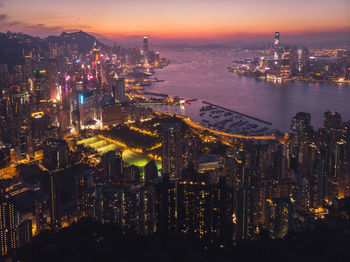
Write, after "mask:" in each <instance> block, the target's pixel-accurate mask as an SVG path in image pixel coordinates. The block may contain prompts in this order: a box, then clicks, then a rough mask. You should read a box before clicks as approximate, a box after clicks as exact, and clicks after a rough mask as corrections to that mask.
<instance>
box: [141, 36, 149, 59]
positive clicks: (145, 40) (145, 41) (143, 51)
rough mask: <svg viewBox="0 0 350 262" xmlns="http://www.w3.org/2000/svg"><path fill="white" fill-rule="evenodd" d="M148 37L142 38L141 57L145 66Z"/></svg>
mask: <svg viewBox="0 0 350 262" xmlns="http://www.w3.org/2000/svg"><path fill="white" fill-rule="evenodd" d="M148 53H149V51H148V37H147V36H145V37H144V38H143V48H142V55H143V62H144V64H145V65H147V64H148Z"/></svg>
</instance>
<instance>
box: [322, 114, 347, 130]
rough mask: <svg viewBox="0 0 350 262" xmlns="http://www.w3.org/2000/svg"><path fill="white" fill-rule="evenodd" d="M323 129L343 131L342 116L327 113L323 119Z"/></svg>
mask: <svg viewBox="0 0 350 262" xmlns="http://www.w3.org/2000/svg"><path fill="white" fill-rule="evenodd" d="M323 127H324V128H326V129H341V127H342V118H341V115H340V114H339V113H338V112H330V111H327V112H325V113H324V117H323Z"/></svg>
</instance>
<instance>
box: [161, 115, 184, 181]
mask: <svg viewBox="0 0 350 262" xmlns="http://www.w3.org/2000/svg"><path fill="white" fill-rule="evenodd" d="M162 145H163V147H162V149H163V152H162V168H163V170H162V173H163V174H169V176H170V178H175V177H177V178H179V177H180V176H181V171H182V139H181V126H180V123H178V122H168V123H165V124H164V125H163V136H162Z"/></svg>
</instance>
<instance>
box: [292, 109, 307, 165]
mask: <svg viewBox="0 0 350 262" xmlns="http://www.w3.org/2000/svg"><path fill="white" fill-rule="evenodd" d="M311 133H312V126H311V115H310V114H309V113H304V112H298V113H297V114H296V115H295V117H293V118H292V121H291V127H290V137H291V139H290V150H291V152H290V157H291V160H290V161H291V165H290V167H291V168H292V169H293V170H295V171H297V170H298V164H299V163H303V148H304V146H305V144H306V143H307V141H308V139H309V138H310V136H311Z"/></svg>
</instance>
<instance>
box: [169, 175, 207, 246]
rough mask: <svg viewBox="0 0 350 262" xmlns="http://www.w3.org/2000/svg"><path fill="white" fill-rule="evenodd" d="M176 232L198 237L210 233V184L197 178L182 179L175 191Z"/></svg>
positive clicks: (205, 237) (202, 237) (203, 236)
mask: <svg viewBox="0 0 350 262" xmlns="http://www.w3.org/2000/svg"><path fill="white" fill-rule="evenodd" d="M176 193H177V194H176V203H177V204H176V206H177V221H178V229H177V230H178V232H179V233H183V234H188V235H191V236H193V237H195V238H199V239H208V238H209V236H210V233H211V199H212V195H211V186H210V184H209V183H208V182H206V181H203V180H201V179H199V177H196V178H195V179H186V180H182V181H180V182H179V183H178V185H177V192H176Z"/></svg>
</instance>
